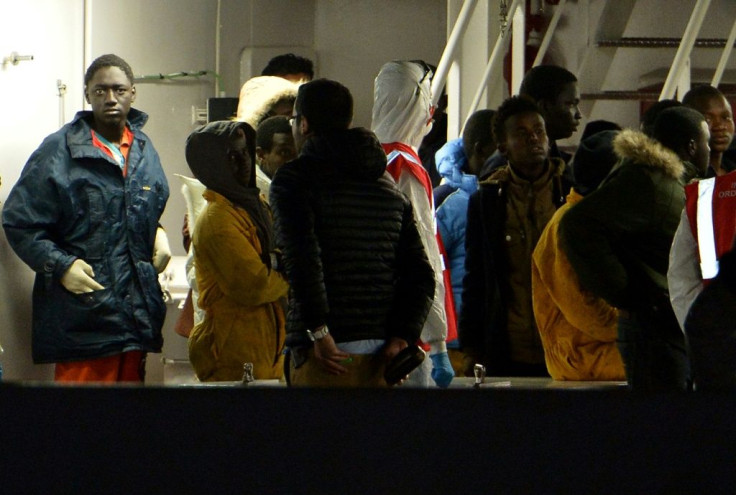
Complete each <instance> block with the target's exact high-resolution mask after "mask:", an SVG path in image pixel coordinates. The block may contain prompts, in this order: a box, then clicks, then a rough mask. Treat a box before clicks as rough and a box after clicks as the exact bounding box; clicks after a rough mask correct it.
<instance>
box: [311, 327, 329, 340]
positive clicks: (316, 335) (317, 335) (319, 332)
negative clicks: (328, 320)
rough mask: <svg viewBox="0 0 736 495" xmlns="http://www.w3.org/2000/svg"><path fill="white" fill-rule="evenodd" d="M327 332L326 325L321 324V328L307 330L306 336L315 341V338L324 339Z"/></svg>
mask: <svg viewBox="0 0 736 495" xmlns="http://www.w3.org/2000/svg"><path fill="white" fill-rule="evenodd" d="M328 333H330V331H329V330H328V329H327V325H322V328H320V329H319V330H315V331H314V332H313V331H311V330H307V337H309V340H311V341H312V342H315V341H317V340H322V339H324V338H325V337H326V336H327V334H328Z"/></svg>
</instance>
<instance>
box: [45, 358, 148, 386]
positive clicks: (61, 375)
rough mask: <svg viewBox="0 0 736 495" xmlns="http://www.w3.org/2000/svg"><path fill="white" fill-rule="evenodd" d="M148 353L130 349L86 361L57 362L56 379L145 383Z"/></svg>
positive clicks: (71, 381)
mask: <svg viewBox="0 0 736 495" xmlns="http://www.w3.org/2000/svg"><path fill="white" fill-rule="evenodd" d="M145 370H146V353H145V352H142V351H129V352H124V353H122V354H116V355H114V356H107V357H103V358H97V359H88V360H85V361H70V362H67V363H56V371H55V374H54V380H55V381H57V382H60V383H92V382H103V383H117V382H134V383H143V379H144V378H145Z"/></svg>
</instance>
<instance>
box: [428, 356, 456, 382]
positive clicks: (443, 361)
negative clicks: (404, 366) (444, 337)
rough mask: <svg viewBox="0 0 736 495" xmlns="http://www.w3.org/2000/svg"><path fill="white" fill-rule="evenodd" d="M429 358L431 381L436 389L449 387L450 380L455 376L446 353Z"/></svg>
mask: <svg viewBox="0 0 736 495" xmlns="http://www.w3.org/2000/svg"><path fill="white" fill-rule="evenodd" d="M429 357H430V359H431V360H432V380H434V382H435V383H436V384H437V386H438V387H441V388H447V387H449V386H450V382H451V381H452V378H453V377H454V376H455V371H453V369H452V365H451V364H450V357H449V356H448V355H447V352H438V353H437V354H432V355H430V356H429Z"/></svg>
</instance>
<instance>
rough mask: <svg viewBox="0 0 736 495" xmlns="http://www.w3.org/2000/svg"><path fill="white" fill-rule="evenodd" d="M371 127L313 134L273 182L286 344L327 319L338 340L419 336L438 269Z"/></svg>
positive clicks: (296, 341)
mask: <svg viewBox="0 0 736 495" xmlns="http://www.w3.org/2000/svg"><path fill="white" fill-rule="evenodd" d="M385 169H386V155H385V154H384V153H383V150H382V149H381V145H380V144H379V143H378V141H377V140H376V138H375V136H374V135H373V133H371V132H369V131H367V130H365V129H351V130H346V131H341V132H338V133H335V134H332V135H325V136H319V137H314V138H311V139H310V140H308V141H307V142H306V143H305V144H304V147H303V149H302V152H301V155H300V157H299V158H298V159H296V160H294V161H292V162H290V163H287V164H286V165H284V166H283V167H282V168H281V169H280V170H279V171H278V173H277V174H276V175H275V177H274V179H273V182H272V183H271V189H270V202H271V206H272V208H273V213H274V226H275V232H276V244H277V246H278V247H279V248H280V249H281V251H282V253H283V264H284V270H285V272H286V276H287V279H288V281H289V284H290V297H289V313H288V317H287V323H286V331H287V337H286V344H287V345H288V346H291V347H295V346H300V345H305V344H310V343H309V341H308V340H307V334H306V330H307V329H314V328H316V327H318V326H320V325H322V324H325V323H326V324H327V325H328V327H329V328H330V332H331V333H332V335H333V337H334V339H335V341H336V342H345V341H353V340H362V339H386V338H390V337H400V338H403V339H405V340H407V341H408V342H413V341H415V340H416V339H418V338H419V334H420V332H421V329H422V325H423V324H424V320H425V319H426V317H427V313H428V311H429V307H430V305H431V302H432V297H433V296H434V274H433V272H432V267H431V265H430V264H429V261H428V260H427V256H426V253H425V252H424V248H423V246H422V241H421V238H420V237H419V232H418V230H417V227H416V224H415V223H414V215H413V212H412V207H411V204H410V203H409V201H408V200H407V199H406V197H405V196H403V195H402V194H401V193H400V192H399V190H398V189H397V188H396V185H395V183H394V181H393V180H392V179H391V177H390V176H389V175H387V174H385Z"/></svg>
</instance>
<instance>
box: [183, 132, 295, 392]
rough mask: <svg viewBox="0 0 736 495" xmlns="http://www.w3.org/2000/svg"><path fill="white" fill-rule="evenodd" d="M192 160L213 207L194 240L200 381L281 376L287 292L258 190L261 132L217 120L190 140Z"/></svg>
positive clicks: (193, 350)
mask: <svg viewBox="0 0 736 495" xmlns="http://www.w3.org/2000/svg"><path fill="white" fill-rule="evenodd" d="M186 159H187V163H188V164H189V167H190V168H191V170H192V172H193V173H194V175H195V177H196V178H197V179H199V180H200V181H201V182H202V183H203V184H204V185H205V186H206V187H207V189H206V191H205V192H204V197H205V199H206V200H207V206H206V207H205V209H204V211H203V212H202V213H201V214H200V215H199V217H198V219H197V222H196V225H195V227H194V235H193V236H192V239H193V241H192V242H193V243H194V265H195V267H196V274H197V275H196V277H197V286H198V287H199V306H200V307H201V308H202V309H203V310H204V311H205V316H204V320H203V321H202V322H201V323H199V324H197V325H196V326H195V327H194V329H193V330H192V333H191V334H190V336H189V359H190V361H191V363H192V366H193V367H194V371H195V373H196V374H197V378H199V380H200V381H234V380H240V379H242V376H243V365H244V363H252V364H253V375H254V377H255V378H256V379H274V378H280V377H281V376H282V375H283V357H282V350H283V346H284V337H285V330H284V325H285V318H284V312H283V309H282V304H281V299H282V298H284V297H285V296H286V294H287V291H288V284H287V282H286V280H285V279H284V277H283V276H282V275H281V273H279V272H278V271H276V268H277V267H276V266H274V265H275V261H272V260H275V259H276V257H275V255H274V253H273V226H272V219H271V212H270V210H269V208H268V206H267V204H266V203H265V201H264V199H263V198H262V197H261V195H260V192H259V190H258V188H257V187H256V185H255V180H256V173H255V166H254V163H255V131H254V130H253V128H252V127H251V126H250V125H248V124H246V123H243V122H230V121H220V122H212V123H209V124H207V125H205V126H204V127H202V128H200V129H198V130H196V131H194V132H193V133H192V134H191V135H190V136H189V138H188V139H187V146H186Z"/></svg>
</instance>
